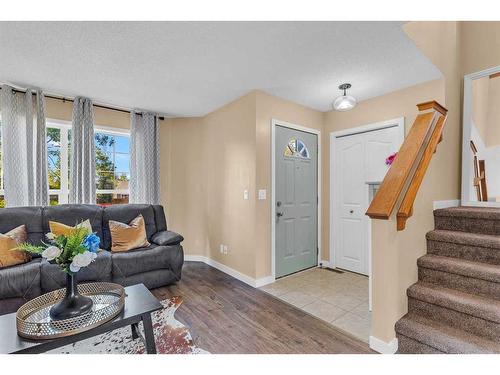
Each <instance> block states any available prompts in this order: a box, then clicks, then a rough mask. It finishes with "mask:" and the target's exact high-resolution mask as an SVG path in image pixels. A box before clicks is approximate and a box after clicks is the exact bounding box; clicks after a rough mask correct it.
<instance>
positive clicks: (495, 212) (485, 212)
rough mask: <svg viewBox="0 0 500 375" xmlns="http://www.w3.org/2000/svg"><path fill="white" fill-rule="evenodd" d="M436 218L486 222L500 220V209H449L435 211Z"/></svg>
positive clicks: (461, 207)
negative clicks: (443, 217) (471, 219)
mask: <svg viewBox="0 0 500 375" xmlns="http://www.w3.org/2000/svg"><path fill="white" fill-rule="evenodd" d="M434 216H447V217H468V218H475V219H484V220H500V208H496V207H464V206H460V207H449V208H441V209H437V210H434Z"/></svg>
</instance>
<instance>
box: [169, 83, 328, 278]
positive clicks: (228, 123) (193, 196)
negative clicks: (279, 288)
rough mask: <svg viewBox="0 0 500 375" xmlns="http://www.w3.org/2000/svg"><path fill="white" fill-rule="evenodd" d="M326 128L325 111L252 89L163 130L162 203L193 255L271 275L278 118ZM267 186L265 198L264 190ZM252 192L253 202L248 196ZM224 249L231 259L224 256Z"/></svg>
mask: <svg viewBox="0 0 500 375" xmlns="http://www.w3.org/2000/svg"><path fill="white" fill-rule="evenodd" d="M272 118H276V119H279V120H283V121H287V122H291V123H294V124H297V125H302V126H306V127H309V128H313V129H318V130H321V129H322V126H323V114H322V113H321V112H318V111H315V110H312V109H310V108H307V107H304V106H301V105H298V104H295V103H292V102H289V101H286V100H283V99H280V98H277V97H274V96H271V95H268V94H266V93H264V92H261V91H252V92H250V93H249V94H247V95H245V96H243V97H242V98H239V99H237V100H235V101H233V102H232V103H229V104H227V105H225V106H224V107H222V108H220V109H218V110H216V111H214V112H212V113H210V114H208V115H206V116H205V117H202V118H186V119H169V120H168V121H167V122H166V123H165V124H164V125H163V126H162V127H161V134H160V135H161V147H162V150H164V149H165V150H168V151H165V152H162V155H161V166H162V180H161V181H162V201H163V204H164V205H165V207H166V209H167V216H168V221H169V226H170V227H171V228H172V229H173V230H176V231H179V232H180V233H182V234H183V235H184V236H185V238H186V240H185V242H184V248H185V252H186V254H187V255H202V256H207V257H209V258H211V259H212V260H215V261H217V262H219V263H221V264H223V265H226V266H228V267H231V268H233V269H234V270H236V271H238V272H240V273H243V274H244V275H246V276H249V277H250V278H253V279H258V278H261V277H265V276H269V275H270V274H271V232H270V224H271V216H270V212H271V207H270V195H269V194H270V193H271V132H270V130H271V119H272ZM258 189H266V190H267V192H268V196H267V199H266V200H258V199H257V190H258ZM244 190H248V192H249V199H248V200H244V199H243V192H244ZM220 244H225V245H227V246H228V248H229V254H227V255H223V254H221V253H220V252H219V246H220Z"/></svg>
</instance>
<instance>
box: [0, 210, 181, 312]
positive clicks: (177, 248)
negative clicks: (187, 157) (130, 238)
mask: <svg viewBox="0 0 500 375" xmlns="http://www.w3.org/2000/svg"><path fill="white" fill-rule="evenodd" d="M139 214H142V216H143V217H144V221H145V224H146V233H147V236H148V241H149V242H150V244H151V245H150V246H149V247H147V248H141V249H136V250H131V251H127V252H123V253H112V252H111V251H110V248H111V235H110V232H109V225H108V222H109V220H115V221H119V222H122V223H129V222H130V221H131V220H133V219H134V218H135V217H137V216H138V215H139ZM87 219H89V220H90V223H91V225H92V229H93V230H94V232H96V233H97V235H98V236H99V237H100V238H101V246H100V247H101V248H102V249H104V250H105V251H101V252H99V254H98V256H97V259H96V260H95V261H94V262H93V263H91V265H90V266H89V267H86V268H82V269H81V270H80V272H78V274H77V277H78V280H79V281H80V282H92V281H112V282H116V283H118V284H121V285H124V286H127V285H133V284H137V283H143V284H144V285H146V287H148V288H150V289H151V288H157V287H160V286H164V285H169V284H171V283H174V282H176V281H179V280H180V278H181V271H182V265H183V263H184V252H183V249H182V246H181V242H182V241H183V240H184V238H183V237H182V236H181V235H180V234H177V233H175V232H171V231H169V230H167V223H166V219H165V213H164V211H163V207H162V206H159V205H145V204H123V205H114V206H109V207H105V208H103V207H101V206H97V205H84V204H63V205H59V206H50V207H14V208H4V209H0V233H6V232H8V231H9V230H11V229H13V228H16V227H17V226H19V225H22V224H25V225H26V228H27V231H28V241H29V242H30V243H33V244H40V243H41V241H42V240H44V238H45V234H46V233H48V232H49V231H50V230H49V221H58V222H60V223H63V224H66V225H71V226H73V225H75V224H77V223H78V222H80V221H82V220H87ZM65 283H66V276H65V274H64V273H63V272H62V271H61V270H60V269H59V267H58V266H57V265H54V264H50V263H48V262H47V261H45V260H44V259H41V258H35V259H33V260H32V261H30V262H29V263H25V264H21V265H18V266H13V267H7V268H2V269H0V315H2V314H7V313H10V312H14V311H16V310H17V309H18V308H19V307H20V306H21V305H22V304H23V303H25V302H26V301H28V300H30V299H32V298H34V297H36V296H38V295H40V294H43V293H46V292H49V291H51V290H55V289H59V288H63V287H64V286H65Z"/></svg>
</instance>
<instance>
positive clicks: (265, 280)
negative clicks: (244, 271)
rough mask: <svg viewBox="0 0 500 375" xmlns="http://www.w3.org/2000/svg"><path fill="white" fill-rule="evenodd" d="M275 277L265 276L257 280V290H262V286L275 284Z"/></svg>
mask: <svg viewBox="0 0 500 375" xmlns="http://www.w3.org/2000/svg"><path fill="white" fill-rule="evenodd" d="M274 281H275V280H274V277H273V276H265V277H261V278H260V279H257V280H255V288H260V287H261V286H264V285H267V284H272V283H274Z"/></svg>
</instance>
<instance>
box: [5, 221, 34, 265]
mask: <svg viewBox="0 0 500 375" xmlns="http://www.w3.org/2000/svg"><path fill="white" fill-rule="evenodd" d="M27 240H28V233H27V232H26V225H24V224H23V225H20V226H18V227H16V228H14V229H12V230H10V231H8V232H7V233H0V268H4V267H10V266H16V265H18V264H23V263H27V262H29V261H30V260H31V254H30V253H28V252H26V251H23V250H16V248H17V246H18V245H20V244H22V243H25V242H26V241H27Z"/></svg>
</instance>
